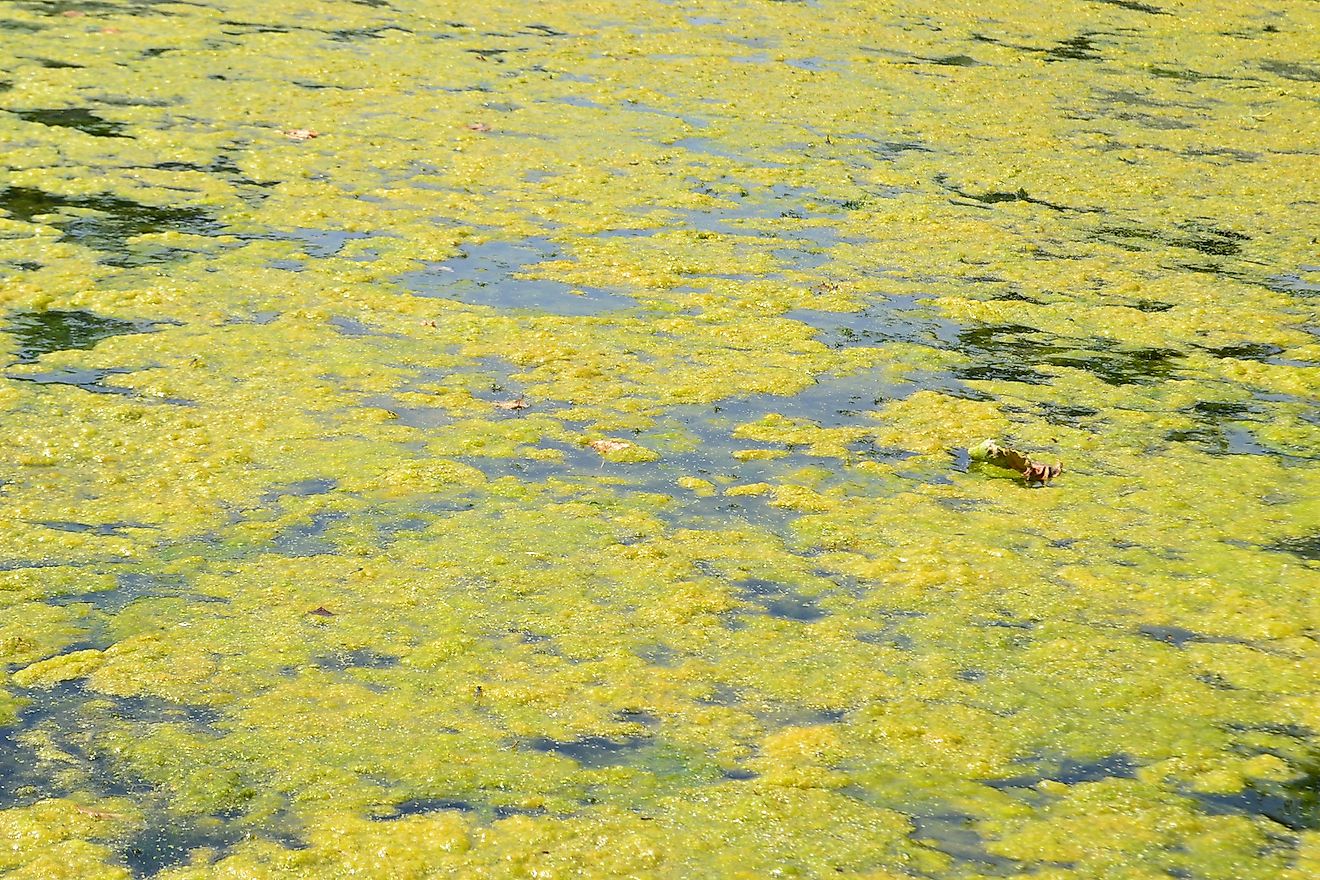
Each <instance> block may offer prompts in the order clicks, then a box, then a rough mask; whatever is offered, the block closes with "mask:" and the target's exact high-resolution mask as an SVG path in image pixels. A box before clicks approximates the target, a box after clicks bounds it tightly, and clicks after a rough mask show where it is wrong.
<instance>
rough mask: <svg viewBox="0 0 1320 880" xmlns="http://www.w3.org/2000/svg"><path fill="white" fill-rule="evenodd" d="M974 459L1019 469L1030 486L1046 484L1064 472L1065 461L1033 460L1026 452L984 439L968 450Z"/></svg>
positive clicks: (1007, 468)
mask: <svg viewBox="0 0 1320 880" xmlns="http://www.w3.org/2000/svg"><path fill="white" fill-rule="evenodd" d="M968 456H969V457H970V458H971V459H972V461H983V462H985V463H986V464H992V465H994V466H995V467H1001V468H1004V469H1006V470H1010V471H1017V472H1018V473H1020V474H1021V475H1022V479H1023V480H1024V481H1026V484H1027V485H1028V486H1031V485H1035V484H1040V485H1044V484H1046V483H1048V482H1049V481H1050V480H1052V479H1054V478H1055V477H1057V476H1058V475H1059V474H1061V473H1063V462H1059V463H1058V464H1044V463H1040V462H1035V461H1032V460H1031V459H1030V458H1028V457H1027V456H1026V455H1025V454H1023V453H1021V452H1019V451H1018V450H1016V449H1011V448H1009V447H1007V446H1000V445H999V444H998V443H996V442H995V441H994V440H983V441H981V442H980V443H978V444H976V445H975V446H973V447H972V448H971V449H969V450H968Z"/></svg>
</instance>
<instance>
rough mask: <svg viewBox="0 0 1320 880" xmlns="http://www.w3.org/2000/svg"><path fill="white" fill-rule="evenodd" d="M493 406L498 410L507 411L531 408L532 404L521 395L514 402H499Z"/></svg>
mask: <svg viewBox="0 0 1320 880" xmlns="http://www.w3.org/2000/svg"><path fill="white" fill-rule="evenodd" d="M491 405H492V406H494V407H495V408H496V409H506V410H517V409H527V407H529V406H531V404H530V403H528V402H527V400H526V399H525V398H524V397H523V396H522V395H521V394H520V395H518V396H517V397H515V398H514V399H513V400H497V401H495V402H494V403H493V404H491Z"/></svg>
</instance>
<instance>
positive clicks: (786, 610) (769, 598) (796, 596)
mask: <svg viewBox="0 0 1320 880" xmlns="http://www.w3.org/2000/svg"><path fill="white" fill-rule="evenodd" d="M734 586H736V587H737V588H738V589H739V591H740V592H741V595H742V599H743V600H744V601H746V602H751V603H753V604H756V605H760V606H761V608H762V610H763V611H764V613H765V614H767V615H768V616H770V617H777V618H779V619H780V620H795V621H797V622H799V623H814V622H815V621H817V620H820V619H821V618H823V617H825V616H826V615H827V614H828V613H829V612H827V611H825V610H824V609H822V608H821V607H820V606H819V605H817V603H816V600H815V599H814V598H812V597H810V596H804V595H803V594H801V593H799V592H797V591H796V590H794V589H793V588H792V587H790V586H788V585H787V584H781V583H776V582H774V581H767V580H763V579H761V578H747V579H745V580H741V581H736V582H735V583H734Z"/></svg>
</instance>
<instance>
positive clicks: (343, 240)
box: [236, 169, 371, 259]
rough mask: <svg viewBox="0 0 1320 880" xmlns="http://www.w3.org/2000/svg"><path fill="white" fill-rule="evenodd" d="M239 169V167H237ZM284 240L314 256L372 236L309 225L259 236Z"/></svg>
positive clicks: (328, 253)
mask: <svg viewBox="0 0 1320 880" xmlns="http://www.w3.org/2000/svg"><path fill="white" fill-rule="evenodd" d="M236 170H237V169H236ZM257 237H258V238H267V239H275V240H284V241H296V242H298V243H299V244H301V245H302V248H303V252H304V253H305V254H306V255H307V256H309V257H314V258H318V259H320V258H325V257H333V256H336V255H338V253H339V252H340V251H342V250H343V249H344V245H346V244H348V243H349V242H350V241H355V240H357V239H361V238H370V237H371V233H368V232H349V231H346V230H343V229H314V228H312V227H308V226H295V227H292V228H290V229H284V230H280V231H278V232H272V233H269V234H267V235H262V236H257Z"/></svg>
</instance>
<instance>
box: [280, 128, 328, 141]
mask: <svg viewBox="0 0 1320 880" xmlns="http://www.w3.org/2000/svg"><path fill="white" fill-rule="evenodd" d="M280 134H282V135H284V136H285V137H286V138H289V139H290V140H294V141H310V140H311V139H312V138H315V137H320V136H321V133H320V132H319V131H316V130H315V129H312V128H290V129H286V130H284V131H282V132H280Z"/></svg>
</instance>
